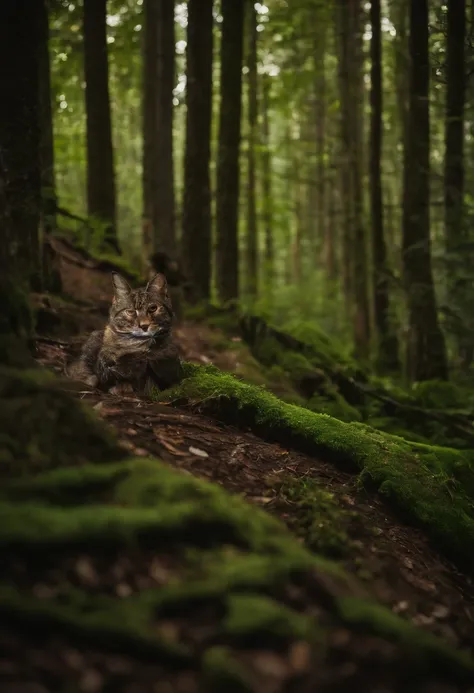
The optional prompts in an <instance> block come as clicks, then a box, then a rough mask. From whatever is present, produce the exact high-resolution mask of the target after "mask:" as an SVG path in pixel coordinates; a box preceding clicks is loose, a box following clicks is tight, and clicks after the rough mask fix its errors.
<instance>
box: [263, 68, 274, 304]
mask: <svg viewBox="0 0 474 693" xmlns="http://www.w3.org/2000/svg"><path fill="white" fill-rule="evenodd" d="M270 89H271V78H270V76H269V75H263V77H262V92H261V94H262V195H263V201H262V207H263V226H264V234H265V290H266V292H272V291H273V288H274V287H273V282H274V263H275V258H274V245H273V228H272V227H273V212H272V209H273V207H272V167H271V155H270V96H271V94H270Z"/></svg>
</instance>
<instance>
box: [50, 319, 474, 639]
mask: <svg viewBox="0 0 474 693" xmlns="http://www.w3.org/2000/svg"><path fill="white" fill-rule="evenodd" d="M186 337H187V340H188V344H189V340H190V330H189V327H188V329H187V332H186ZM68 351H69V345H68V343H67V342H66V341H65V342H63V343H58V342H54V340H43V341H39V342H38V344H37V358H38V361H39V362H40V363H42V364H44V365H46V366H47V367H49V368H52V369H53V370H56V371H57V372H60V371H61V370H62V368H63V365H64V362H65V357H66V354H67V353H68ZM207 358H209V357H207ZM75 394H76V396H77V397H80V398H81V399H82V400H83V401H84V402H86V403H87V404H88V405H89V406H91V407H93V408H94V410H95V411H96V412H97V414H99V415H100V416H101V417H102V418H103V419H104V420H105V421H106V422H107V423H108V424H109V425H111V426H112V427H113V428H114V429H115V430H116V432H117V435H118V437H119V439H120V441H121V443H122V445H123V446H124V447H125V448H126V449H127V450H128V451H130V452H131V453H132V454H134V455H136V456H143V457H147V456H149V455H153V456H156V457H159V458H161V459H162V460H163V461H165V462H166V463H168V464H170V465H172V466H173V467H176V468H178V469H180V470H182V471H184V472H187V473H190V474H193V475H195V476H198V477H202V478H205V479H208V480H212V481H214V482H216V483H218V484H221V485H222V486H224V487H225V488H226V489H228V490H229V491H231V492H234V493H238V494H241V495H242V496H244V497H245V498H246V499H247V500H248V501H249V502H251V503H254V504H256V505H259V506H261V507H263V508H264V509H265V510H266V511H267V512H269V513H272V514H274V515H277V516H278V517H280V518H281V519H282V520H283V521H284V522H286V524H287V525H288V526H289V527H290V529H291V530H292V531H293V532H294V533H295V534H296V535H297V536H298V537H299V538H300V540H302V541H306V542H307V544H308V545H309V547H310V548H311V549H313V550H315V551H317V552H318V553H321V554H323V555H325V556H327V557H330V558H335V559H337V560H339V561H341V562H342V564H343V565H344V566H345V567H346V568H347V569H348V570H349V571H350V572H352V573H354V574H355V575H357V576H358V577H359V579H361V580H362V581H363V582H364V583H365V584H366V586H367V588H368V591H369V592H370V594H371V595H373V596H374V597H376V598H377V599H378V600H379V601H380V602H382V603H385V604H387V605H388V606H390V608H391V609H392V610H393V611H394V612H395V613H399V614H401V615H402V616H404V617H405V618H407V619H409V620H411V621H412V622H413V623H415V624H417V625H419V626H420V627H422V628H424V629H426V630H428V631H431V632H433V633H435V634H437V635H439V636H441V637H442V638H443V639H444V640H446V641H447V642H449V643H451V644H453V645H454V646H455V647H457V648H462V649H467V650H470V651H471V652H474V586H473V583H472V581H471V579H470V578H469V577H467V576H463V575H461V574H460V573H459V572H458V571H457V570H456V568H455V567H454V566H453V565H451V564H450V563H449V562H447V561H446V560H444V559H443V558H441V557H440V556H439V555H437V554H436V552H434V551H433V550H432V549H431V548H430V546H429V545H428V542H427V540H426V539H425V538H424V536H423V534H422V533H421V532H419V531H417V530H416V529H413V528H411V527H408V526H405V525H404V524H402V523H401V522H400V520H399V519H397V518H396V517H395V516H394V515H393V513H392V512H391V511H389V510H388V509H387V508H386V507H385V506H384V504H383V503H382V502H381V500H380V499H379V498H378V497H376V496H373V495H370V494H368V493H367V492H366V491H364V490H363V489H361V488H359V487H358V485H357V479H356V477H354V476H352V475H350V474H347V473H343V472H341V471H339V470H338V469H337V468H335V467H334V465H331V464H328V463H326V462H324V461H323V460H318V459H313V458H310V457H307V456H305V455H302V454H299V453H296V452H294V451H291V450H285V449H284V448H282V447H280V446H278V445H274V444H269V443H266V442H265V441H262V440H261V439H259V438H257V437H255V436H254V435H253V434H251V433H249V432H244V431H241V430H237V429H235V428H232V427H230V426H226V425H224V424H222V423H220V422H217V421H215V420H211V419H208V418H206V417H203V416H199V415H196V414H194V413H192V412H189V411H185V410H183V409H179V408H171V407H169V406H166V405H163V404H157V403H153V402H150V401H145V400H139V399H134V398H119V397H114V396H111V395H103V394H101V393H98V392H84V391H80V392H77V391H75Z"/></svg>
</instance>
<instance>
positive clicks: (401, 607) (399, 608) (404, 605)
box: [392, 601, 410, 614]
mask: <svg viewBox="0 0 474 693" xmlns="http://www.w3.org/2000/svg"><path fill="white" fill-rule="evenodd" d="M409 606H410V604H409V603H408V602H407V601H402V602H398V604H395V606H394V607H393V609H392V611H393V612H394V613H395V614H401V613H402V612H403V611H406V610H407V609H408V607H409Z"/></svg>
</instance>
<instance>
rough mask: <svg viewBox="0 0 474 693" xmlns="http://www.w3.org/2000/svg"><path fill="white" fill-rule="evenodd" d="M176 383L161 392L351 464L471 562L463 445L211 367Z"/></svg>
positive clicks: (468, 462)
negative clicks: (298, 401) (410, 433)
mask: <svg viewBox="0 0 474 693" xmlns="http://www.w3.org/2000/svg"><path fill="white" fill-rule="evenodd" d="M187 376H188V377H187V378H186V379H185V380H184V381H183V383H182V384H181V386H180V387H178V388H176V389H175V390H174V391H172V392H169V393H163V395H162V397H166V398H167V399H168V400H175V401H179V402H189V403H191V404H194V406H195V407H196V408H197V409H198V410H201V411H205V412H209V413H212V415H214V416H216V417H221V418H222V419H225V420H227V421H231V422H233V423H240V424H243V425H246V426H249V427H251V428H253V430H255V431H257V432H259V433H260V434H263V435H264V436H265V437H267V438H272V439H274V440H277V441H279V442H282V443H283V444H286V445H292V446H293V447H296V448H297V449H300V450H302V451H304V452H308V453H311V454H315V455H322V456H325V458H327V459H331V460H333V461H334V462H335V463H337V464H339V465H342V466H345V467H346V468H350V469H352V470H357V471H358V472H359V473H360V479H361V482H362V483H365V484H370V485H371V486H372V487H373V488H375V489H378V490H379V492H380V493H381V494H383V495H384V496H385V497H386V498H387V500H388V502H390V503H391V504H392V505H393V506H394V507H395V508H396V509H397V510H398V511H399V512H401V513H403V515H404V516H405V517H407V518H409V519H410V520H412V521H415V522H416V523H417V524H418V525H420V526H422V527H423V528H424V529H425V531H426V532H427V533H428V534H429V535H430V536H431V538H432V539H433V540H434V541H435V543H436V544H437V546H438V547H439V548H442V549H444V550H445V551H446V552H447V553H449V554H450V556H452V557H454V558H455V559H456V560H457V561H459V562H460V563H463V564H464V565H468V566H469V567H470V568H473V567H474V559H473V558H472V556H471V555H470V553H469V552H466V546H471V545H472V544H473V542H474V458H473V455H472V454H471V453H470V452H468V451H459V450H454V449H449V448H441V447H435V446H429V445H425V444H420V443H413V442H409V441H406V440H404V439H403V438H399V437H396V436H390V435H388V434H385V433H382V432H380V431H377V430H375V429H373V428H371V427H369V426H367V425H365V424H362V423H352V424H348V423H343V422H341V421H339V420H337V419H334V418H332V417H330V416H327V415H324V414H316V413H314V412H310V411H308V410H307V409H303V408H301V407H298V406H294V405H290V404H287V403H284V402H282V401H280V400H278V399H277V398H276V397H275V396H274V395H272V394H271V393H269V392H268V391H266V390H265V389H263V388H258V387H255V386H251V385H247V384H244V383H242V382H239V381H238V380H237V379H236V378H234V377H233V376H231V375H228V374H224V373H221V372H219V371H218V370H217V369H215V368H213V367H207V368H202V367H196V366H192V365H188V366H187Z"/></svg>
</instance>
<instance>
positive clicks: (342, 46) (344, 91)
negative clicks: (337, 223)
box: [336, 0, 354, 322]
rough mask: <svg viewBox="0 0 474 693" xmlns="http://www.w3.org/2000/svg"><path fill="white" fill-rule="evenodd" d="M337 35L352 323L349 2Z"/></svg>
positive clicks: (343, 8)
mask: <svg viewBox="0 0 474 693" xmlns="http://www.w3.org/2000/svg"><path fill="white" fill-rule="evenodd" d="M336 33H337V35H338V38H339V46H338V54H339V65H338V77H339V94H340V104H341V107H340V111H341V112H340V125H341V148H340V177H341V196H342V204H343V234H342V258H343V261H342V267H343V289H344V304H345V309H346V316H347V318H348V319H349V320H350V321H351V322H352V319H353V317H352V316H353V305H354V304H353V289H354V268H353V261H352V259H353V255H352V251H353V247H354V242H353V235H354V228H353V195H352V181H351V169H350V150H351V111H350V99H351V94H350V80H349V63H350V57H349V33H350V24H349V14H348V11H347V6H346V1H345V0H341V3H340V5H339V7H338V11H337V15H336Z"/></svg>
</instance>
